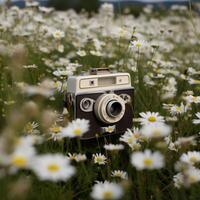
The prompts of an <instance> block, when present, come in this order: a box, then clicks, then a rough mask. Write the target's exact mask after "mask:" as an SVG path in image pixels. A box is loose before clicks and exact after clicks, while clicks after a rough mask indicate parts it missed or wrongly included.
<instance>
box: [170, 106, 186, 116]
mask: <svg viewBox="0 0 200 200" xmlns="http://www.w3.org/2000/svg"><path fill="white" fill-rule="evenodd" d="M187 110H188V106H185V105H184V104H183V103H181V105H180V106H178V105H173V106H172V107H171V108H170V113H171V114H172V115H177V114H184V113H186V112H187Z"/></svg>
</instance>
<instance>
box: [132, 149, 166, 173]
mask: <svg viewBox="0 0 200 200" xmlns="http://www.w3.org/2000/svg"><path fill="white" fill-rule="evenodd" d="M131 164H132V165H133V166H134V167H136V169H137V170H143V169H150V170H152V169H160V168H162V167H163V166H164V157H163V155H162V154H161V153H160V152H158V151H156V152H151V151H150V150H148V149H147V150H145V151H144V152H135V153H132V155H131Z"/></svg>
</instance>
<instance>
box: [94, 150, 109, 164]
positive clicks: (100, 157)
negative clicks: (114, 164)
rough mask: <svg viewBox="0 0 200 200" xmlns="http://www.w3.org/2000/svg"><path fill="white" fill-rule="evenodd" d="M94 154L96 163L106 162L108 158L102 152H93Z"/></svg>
mask: <svg viewBox="0 0 200 200" xmlns="http://www.w3.org/2000/svg"><path fill="white" fill-rule="evenodd" d="M92 156H93V159H94V163H95V164H99V165H105V164H106V160H107V158H106V157H105V156H104V155H102V154H101V153H96V154H93V155H92Z"/></svg>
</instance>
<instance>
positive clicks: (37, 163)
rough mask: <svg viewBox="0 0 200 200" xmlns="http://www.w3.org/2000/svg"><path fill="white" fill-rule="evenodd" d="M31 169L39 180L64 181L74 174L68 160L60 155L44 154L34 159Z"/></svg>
mask: <svg viewBox="0 0 200 200" xmlns="http://www.w3.org/2000/svg"><path fill="white" fill-rule="evenodd" d="M32 169H33V171H34V172H35V174H36V175H37V176H38V177H39V179H40V180H50V181H55V182H56V181H66V180H68V179H69V178H70V177H71V176H72V175H74V174H75V168H74V167H73V166H71V165H70V163H69V159H68V158H67V157H66V156H63V155H61V154H46V155H41V156H38V157H36V158H35V160H34V161H33V163H32Z"/></svg>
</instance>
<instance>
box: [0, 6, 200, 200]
mask: <svg viewBox="0 0 200 200" xmlns="http://www.w3.org/2000/svg"><path fill="white" fill-rule="evenodd" d="M91 67H97V68H98V67H108V68H109V69H110V70H111V71H115V72H118V71H120V72H129V73H130V74H131V77H132V85H133V86H134V88H135V94H134V102H133V106H134V117H133V124H134V126H133V128H132V129H128V130H127V131H126V132H125V133H124V134H122V135H119V136H118V137H115V138H113V137H106V138H99V137H98V136H97V138H96V140H95V142H94V141H93V142H89V143H88V144H83V142H82V141H81V139H80V138H81V136H82V135H83V134H84V133H85V132H87V131H88V130H89V128H90V122H89V121H87V120H85V119H76V120H72V119H71V116H70V114H69V113H68V110H67V109H66V108H64V107H63V98H64V93H65V91H66V90H67V84H66V80H67V77H68V76H70V75H73V74H74V75H79V74H81V73H83V72H86V71H88V70H89V69H90V68H91ZM199 106H200V16H199V14H198V13H196V12H194V11H192V10H191V9H188V8H186V7H180V6H179V7H178V6H173V7H172V8H171V9H170V10H167V11H165V12H162V13H161V12H160V11H158V10H157V11H155V12H154V11H152V8H151V7H146V8H144V10H143V11H142V13H141V14H140V15H139V16H137V17H134V16H133V15H132V14H129V13H128V12H127V11H126V13H125V14H120V15H119V14H117V13H115V12H114V9H113V6H112V5H110V4H104V5H102V6H101V7H100V9H99V12H98V13H95V14H91V13H90V14H89V13H86V12H81V13H78V14H77V13H76V12H75V11H73V10H68V11H64V12H59V11H54V10H53V9H51V8H44V7H39V6H38V5H37V4H35V3H30V4H28V5H27V7H26V8H24V9H19V8H17V7H11V8H6V7H1V8H0V199H2V200H10V199H15V200H16V199H17V200H21V199H28V200H29V199H30V200H41V199H43V200H46V199H48V200H55V199H57V200H72V199H75V200H89V199H94V200H95V199H96V200H111V199H122V200H147V199H148V200H154V199H155V200H170V199H171V200H198V199H199V196H200V184H199V183H200V147H199V136H200V135H199V132H200V107H199Z"/></svg>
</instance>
